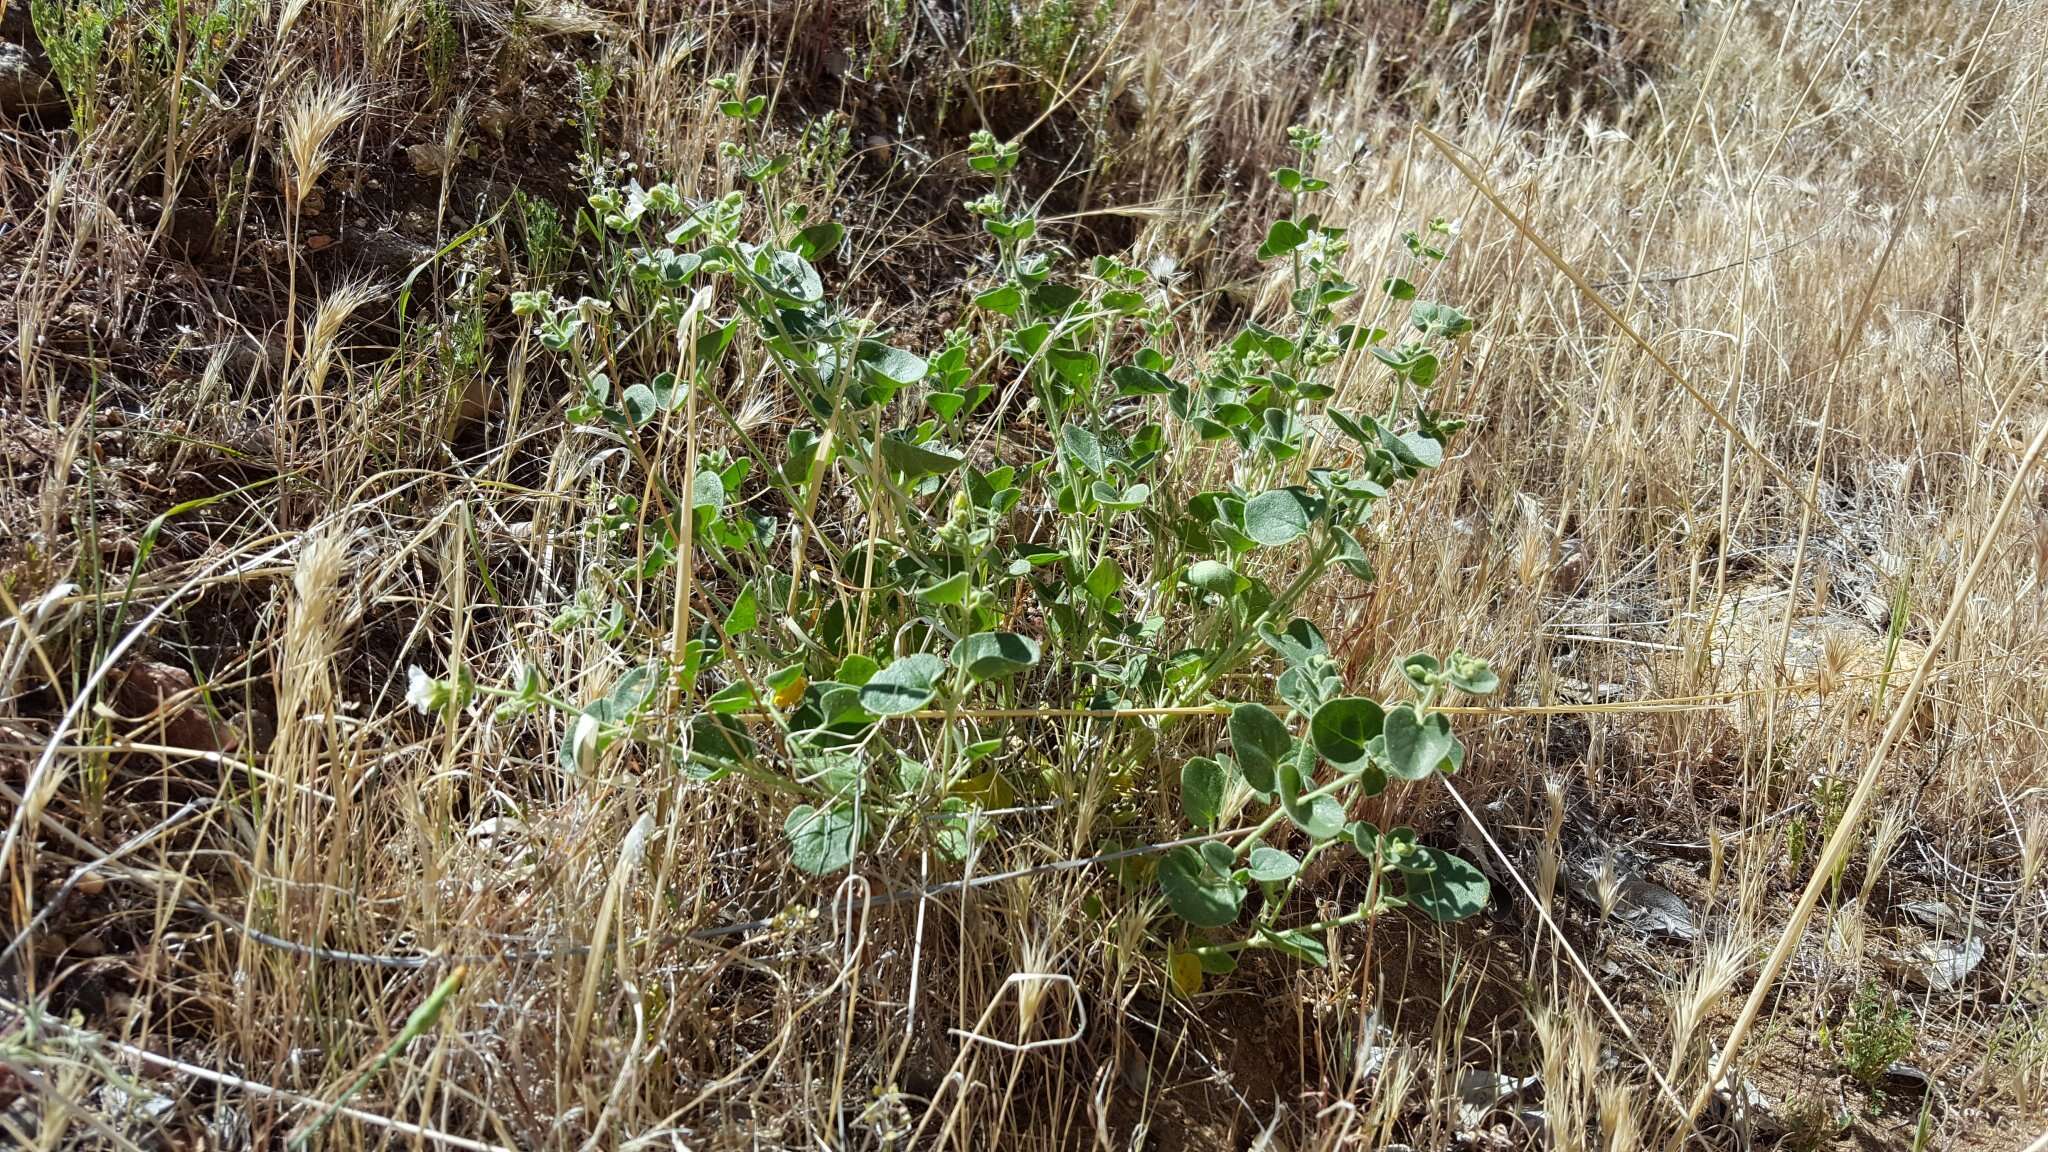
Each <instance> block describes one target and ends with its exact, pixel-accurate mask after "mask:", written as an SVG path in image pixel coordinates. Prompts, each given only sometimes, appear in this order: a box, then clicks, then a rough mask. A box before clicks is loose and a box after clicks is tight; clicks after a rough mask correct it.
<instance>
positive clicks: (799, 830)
mask: <svg viewBox="0 0 2048 1152" xmlns="http://www.w3.org/2000/svg"><path fill="white" fill-rule="evenodd" d="M860 826H861V820H860V816H859V814H858V813H857V812H855V811H854V808H853V805H851V804H835V805H833V806H832V807H830V808H813V807H811V806H810V805H809V804H803V805H799V806H798V807H796V808H795V809H792V810H791V811H790V814H789V819H787V820H785V821H783V822H782V834H783V835H784V836H787V837H788V838H789V859H790V863H792V864H795V865H796V866H797V867H798V868H800V869H802V870H803V871H805V872H809V873H810V874H811V875H813V876H826V875H829V874H831V873H833V872H837V871H839V870H840V869H842V868H844V867H846V866H847V865H848V864H851V863H853V850H854V849H855V848H856V847H857V846H859V844H860V834H861V827H860Z"/></svg>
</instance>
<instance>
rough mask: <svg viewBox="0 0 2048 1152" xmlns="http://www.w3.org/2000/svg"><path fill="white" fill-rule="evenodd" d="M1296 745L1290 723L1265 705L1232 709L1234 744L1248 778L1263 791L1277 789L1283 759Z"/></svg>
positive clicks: (1245, 775)
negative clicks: (1290, 730) (1282, 719)
mask: <svg viewBox="0 0 2048 1152" xmlns="http://www.w3.org/2000/svg"><path fill="white" fill-rule="evenodd" d="M1293 746H1294V737H1293V736H1291V735H1289V734H1288V732H1287V725H1286V724H1285V723H1284V722H1282V721H1281V719H1280V717H1278V716H1275V715H1274V714H1273V710H1272V709H1271V708H1268V707H1266V706H1265V705H1264V704H1239V705H1238V706H1237V707H1235V708H1233V709H1231V710H1230V747H1231V751H1232V752H1234V753H1235V754H1236V755H1237V766H1238V768H1239V769H1241V770H1242V771H1243V772H1244V778H1245V779H1246V780H1248V781H1250V782H1251V786H1252V787H1253V788H1254V789H1257V790H1258V791H1260V792H1265V793H1270V792H1272V791H1273V785H1274V779H1275V776H1276V774H1277V771H1278V769H1279V767H1280V762H1281V761H1282V760H1283V759H1285V758H1286V757H1287V753H1288V750H1289V749H1291V748H1292V747H1293Z"/></svg>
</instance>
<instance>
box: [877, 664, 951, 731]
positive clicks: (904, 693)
mask: <svg viewBox="0 0 2048 1152" xmlns="http://www.w3.org/2000/svg"><path fill="white" fill-rule="evenodd" d="M945 671H946V662H945V661H944V660H941V659H939V658H938V657H937V656H934V655H932V654H931V653H929V652H919V653H917V654H916V655H914V656H905V657H903V658H902V659H901V660H897V661H895V662H893V663H891V664H890V665H889V666H888V667H887V668H884V669H882V670H881V671H880V672H877V673H875V675H874V677H873V678H872V679H870V680H869V681H868V682H867V683H866V684H863V685H861V689H860V706H861V707H863V708H865V709H867V710H868V711H870V712H873V713H874V714H875V715H877V716H901V715H903V714H904V713H906V712H915V711H917V710H918V709H919V708H922V707H924V706H925V705H927V704H929V703H931V702H932V696H933V695H934V694H936V693H937V691H938V688H937V686H936V685H937V681H938V678H939V677H940V676H942V675H944V674H945Z"/></svg>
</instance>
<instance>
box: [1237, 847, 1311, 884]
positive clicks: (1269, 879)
mask: <svg viewBox="0 0 2048 1152" xmlns="http://www.w3.org/2000/svg"><path fill="white" fill-rule="evenodd" d="M1245 871H1247V872H1249V873H1251V877H1252V879H1254V880H1257V881H1259V882H1261V883H1265V884H1277V883H1279V882H1280V881H1282V880H1285V879H1287V878H1288V877H1290V876H1293V875H1294V874H1295V873H1296V872H1299V871H1301V861H1299V860H1296V859H1295V858H1294V857H1293V856H1290V855H1288V854H1287V853H1285V852H1282V851H1281V850H1280V849H1278V848H1269V847H1267V846H1266V845H1264V844H1261V845H1259V846H1258V847H1257V848H1254V849H1252V854H1251V856H1250V857H1248V858H1247V859H1246V860H1245Z"/></svg>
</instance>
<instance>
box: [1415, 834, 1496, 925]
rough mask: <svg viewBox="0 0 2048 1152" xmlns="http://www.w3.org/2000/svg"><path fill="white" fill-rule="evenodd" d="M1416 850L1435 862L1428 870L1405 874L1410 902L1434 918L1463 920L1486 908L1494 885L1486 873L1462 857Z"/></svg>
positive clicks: (1429, 849) (1434, 851)
mask: <svg viewBox="0 0 2048 1152" xmlns="http://www.w3.org/2000/svg"><path fill="white" fill-rule="evenodd" d="M1416 853H1417V854H1418V855H1421V856H1423V857H1425V858H1427V859H1428V860H1429V862H1430V863H1431V864H1432V865H1434V867H1432V868H1431V869H1430V871H1428V872H1423V873H1414V872H1410V873H1405V874H1404V876H1403V880H1404V882H1405V884H1406V891H1405V892H1403V893H1402V895H1403V897H1404V898H1405V899H1406V900H1407V901H1408V903H1409V904H1410V905H1411V906H1413V907H1415V908H1416V909H1418V910H1420V911H1421V912H1422V913H1423V914H1424V915H1426V916H1428V917H1429V918H1430V919H1432V920H1441V921H1449V920H1463V919H1465V918H1466V917H1468V916H1475V915H1477V914H1478V913H1479V912H1481V911H1482V910H1484V909H1485V907H1486V902H1487V899H1488V898H1489V896H1490V895H1491V893H1492V888H1491V886H1490V885H1488V884H1487V882H1486V873H1484V872H1481V871H1480V870H1479V868H1478V866H1477V865H1475V864H1473V863H1472V862H1471V861H1469V860H1467V859H1465V858H1464V857H1462V856H1454V855H1452V854H1451V853H1449V852H1442V851H1438V850H1437V849H1435V848H1417V849H1416Z"/></svg>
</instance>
